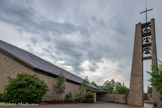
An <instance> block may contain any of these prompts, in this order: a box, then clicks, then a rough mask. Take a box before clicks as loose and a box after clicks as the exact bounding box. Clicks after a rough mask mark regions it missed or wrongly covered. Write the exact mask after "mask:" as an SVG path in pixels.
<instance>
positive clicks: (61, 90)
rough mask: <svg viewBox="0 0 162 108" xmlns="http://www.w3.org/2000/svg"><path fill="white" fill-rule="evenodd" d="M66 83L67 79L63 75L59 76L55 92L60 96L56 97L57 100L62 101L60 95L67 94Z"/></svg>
mask: <svg viewBox="0 0 162 108" xmlns="http://www.w3.org/2000/svg"><path fill="white" fill-rule="evenodd" d="M65 82H66V78H65V76H64V74H63V73H59V76H58V77H57V83H56V85H54V91H55V92H56V94H57V95H58V96H56V98H57V99H60V95H62V94H63V93H64V92H65Z"/></svg>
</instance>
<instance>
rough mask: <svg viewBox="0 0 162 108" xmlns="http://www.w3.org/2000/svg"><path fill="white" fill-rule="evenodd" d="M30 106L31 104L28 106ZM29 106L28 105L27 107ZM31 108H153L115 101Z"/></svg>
mask: <svg viewBox="0 0 162 108" xmlns="http://www.w3.org/2000/svg"><path fill="white" fill-rule="evenodd" d="M28 107H29V106H28ZM0 108H24V107H22V106H18V107H15V106H13V107H11V106H10V107H9V106H8V107H2V106H0ZM26 108H27V107H26ZM29 108H152V106H151V105H150V104H146V105H145V107H137V106H130V105H124V104H114V103H101V102H100V103H95V104H48V105H38V106H32V107H31V106H30V107H29Z"/></svg>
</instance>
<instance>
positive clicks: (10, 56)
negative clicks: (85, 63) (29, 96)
mask: <svg viewBox="0 0 162 108" xmlns="http://www.w3.org/2000/svg"><path fill="white" fill-rule="evenodd" d="M60 72H62V73H63V74H64V76H65V77H66V80H67V82H66V83H65V86H66V88H65V93H64V97H65V95H66V94H67V93H69V92H71V93H72V96H73V98H75V96H76V94H78V93H79V85H81V83H82V81H83V79H82V78H80V77H78V76H76V75H74V74H72V73H70V72H68V71H66V70H64V69H62V68H60V67H58V66H56V65H54V64H52V63H49V62H48V61H46V60H44V59H42V58H40V57H38V56H36V55H33V54H31V53H30V52H27V51H25V50H23V49H20V48H18V47H16V46H13V45H11V44H9V43H6V42H4V41H2V40H0V93H3V92H4V87H5V86H6V85H7V84H8V81H9V78H15V77H16V75H17V74H18V73H29V74H36V75H37V76H38V77H39V79H41V80H44V82H45V83H46V84H47V86H48V89H49V90H48V92H47V93H46V94H45V96H44V97H43V101H52V100H54V97H55V92H54V89H53V86H54V85H55V84H56V81H57V80H56V78H57V77H58V75H59V73H60ZM89 85H90V87H91V89H93V90H97V88H96V87H95V86H93V85H92V84H91V83H89Z"/></svg>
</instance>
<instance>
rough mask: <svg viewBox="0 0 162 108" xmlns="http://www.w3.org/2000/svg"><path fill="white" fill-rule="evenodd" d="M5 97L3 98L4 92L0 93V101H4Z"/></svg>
mask: <svg viewBox="0 0 162 108" xmlns="http://www.w3.org/2000/svg"><path fill="white" fill-rule="evenodd" d="M3 100H4V98H3V94H1V93H0V102H1V101H3Z"/></svg>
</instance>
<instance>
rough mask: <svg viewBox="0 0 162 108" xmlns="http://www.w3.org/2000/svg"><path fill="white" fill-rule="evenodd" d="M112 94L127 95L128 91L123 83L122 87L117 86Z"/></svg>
mask: <svg viewBox="0 0 162 108" xmlns="http://www.w3.org/2000/svg"><path fill="white" fill-rule="evenodd" d="M114 92H115V93H119V94H128V92H129V89H128V88H127V87H126V86H125V85H124V83H123V85H117V86H116V87H115V90H114Z"/></svg>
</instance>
